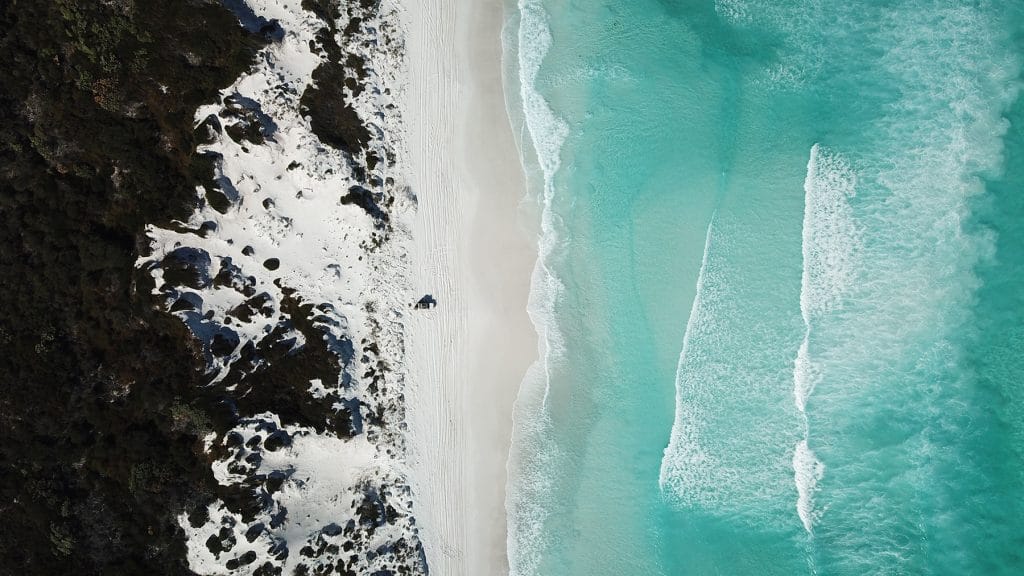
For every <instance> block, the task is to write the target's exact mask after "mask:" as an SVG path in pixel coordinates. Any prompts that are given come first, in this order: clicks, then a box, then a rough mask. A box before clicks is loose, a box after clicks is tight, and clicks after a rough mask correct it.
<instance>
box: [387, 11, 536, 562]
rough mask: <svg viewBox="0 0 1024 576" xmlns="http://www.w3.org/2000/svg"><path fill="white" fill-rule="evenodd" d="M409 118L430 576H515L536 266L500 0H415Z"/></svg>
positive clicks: (413, 406) (414, 355)
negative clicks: (512, 558) (512, 540)
mask: <svg viewBox="0 0 1024 576" xmlns="http://www.w3.org/2000/svg"><path fill="white" fill-rule="evenodd" d="M405 9H406V26H407V30H408V37H407V44H406V50H407V53H408V65H409V73H410V78H409V88H408V95H407V103H406V106H405V109H404V111H403V112H404V114H405V121H406V126H407V127H408V131H409V133H408V147H409V156H410V164H411V177H410V183H411V185H412V187H413V191H414V193H415V194H416V195H417V197H418V199H419V210H418V213H417V216H416V221H415V224H414V230H413V234H414V238H413V248H412V256H413V282H414V289H416V290H418V291H419V292H420V293H422V294H427V293H429V294H432V295H433V296H434V297H435V298H436V299H437V301H438V306H437V308H436V309H433V310H430V311H416V312H414V313H412V314H411V316H412V319H411V320H410V322H409V331H408V335H407V349H408V353H409V354H408V355H409V367H408V373H409V386H408V389H409V394H408V395H407V399H408V403H407V405H408V408H407V409H408V414H407V416H408V422H409V428H410V447H409V448H410V454H409V462H410V467H411V476H412V481H413V489H414V491H415V494H414V497H415V506H416V510H415V511H416V515H417V518H418V520H419V524H420V527H421V530H422V532H421V536H422V537H423V539H424V544H425V547H426V552H427V560H428V562H429V564H430V568H431V571H432V573H434V574H437V575H439V576H449V575H472V576H490V575H498V574H504V573H507V572H508V565H507V560H506V555H505V538H506V524H505V508H504V501H505V479H506V474H505V462H506V460H507V456H508V445H509V441H510V438H511V426H512V405H513V402H514V400H515V396H516V393H517V391H518V388H519V383H520V381H521V380H522V376H523V374H524V372H525V371H526V368H527V367H528V365H529V364H530V362H531V361H532V360H533V359H534V357H535V355H536V336H535V334H534V331H533V326H532V324H531V323H530V321H529V317H528V315H527V313H526V303H527V297H528V293H529V283H530V274H531V271H532V268H533V264H534V261H535V260H536V250H535V247H534V246H533V245H532V244H531V238H530V236H531V234H529V233H527V232H525V231H524V230H526V229H528V227H524V226H523V224H522V220H523V218H522V217H521V216H520V211H519V209H518V206H519V202H520V199H521V198H522V196H523V190H524V188H523V186H524V185H523V177H522V172H521V168H520V164H519V157H518V152H517V151H516V148H515V144H514V141H513V138H512V134H511V130H510V128H509V123H508V118H507V115H506V111H505V102H504V96H503V92H502V69H501V37H500V29H501V23H502V19H503V6H502V3H501V0H409V2H408V3H406V4H405Z"/></svg>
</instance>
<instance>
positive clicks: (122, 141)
mask: <svg viewBox="0 0 1024 576" xmlns="http://www.w3.org/2000/svg"><path fill="white" fill-rule="evenodd" d="M0 29H2V30H3V32H2V34H0V55H2V57H3V61H4V67H3V75H4V77H3V79H2V80H0V220H2V225H0V234H2V235H3V237H2V238H0V297H2V298H3V304H2V306H0V350H2V351H3V354H2V355H0V358H2V359H0V363H2V364H0V386H2V389H0V433H2V435H0V438H2V443H0V490H2V495H0V510H2V514H3V521H2V522H0V574H3V575H6V574H17V575H33V574H46V575H54V574H79V575H87V574H188V573H190V572H189V571H188V569H187V565H186V563H185V561H184V539H183V536H182V534H181V533H180V529H179V528H178V526H177V522H176V519H175V518H174V516H173V514H174V513H176V512H180V511H181V510H190V509H195V508H196V507H199V506H200V505H202V504H204V503H205V502H207V501H209V500H210V499H211V498H212V496H213V492H214V491H216V490H217V486H216V483H215V482H214V481H213V478H212V475H211V473H210V468H209V465H208V462H207V461H206V460H205V458H206V456H204V455H203V453H202V450H201V437H202V435H203V434H205V432H206V431H208V430H210V429H211V428H212V427H217V422H218V421H223V420H226V419H230V418H231V414H230V413H229V412H230V411H229V410H226V409H225V408H224V406H226V404H227V403H226V402H223V401H222V400H221V399H218V398H217V397H216V395H215V394H212V393H205V392H203V391H202V390H203V388H202V387H201V386H200V385H201V384H202V369H203V366H202V358H201V357H200V356H199V355H198V354H197V353H196V350H195V348H194V345H193V343H192V339H191V337H190V335H189V334H188V333H187V331H186V329H185V327H184V325H183V324H182V323H181V322H180V321H179V320H177V319H176V318H174V317H172V316H170V315H167V314H164V313H161V312H158V311H157V310H156V307H155V306H154V302H152V301H151V298H150V297H149V290H150V285H149V283H148V282H147V280H148V277H144V276H145V275H144V274H141V273H139V272H137V271H135V267H134V262H135V260H136V258H138V256H139V255H140V254H141V253H143V252H144V251H145V249H146V242H145V237H144V235H143V228H144V225H145V224H146V223H147V222H156V223H161V222H167V221H169V220H170V219H171V218H180V217H182V216H184V215H187V214H188V213H189V212H190V211H191V209H192V207H193V206H194V204H195V202H196V197H195V187H196V185H197V184H198V183H202V182H204V181H206V180H208V179H209V178H210V177H211V168H210V162H209V160H208V159H206V158H204V157H203V156H201V155H198V154H196V152H195V148H196V136H195V133H194V131H193V115H194V113H195V109H196V107H197V106H198V105H199V104H201V103H204V102H210V101H215V100H216V98H217V91H218V90H220V89H222V88H224V87H226V86H227V85H229V84H230V83H231V82H232V81H233V80H234V79H235V78H236V77H237V76H238V75H239V74H240V73H241V72H242V71H244V70H245V69H246V68H247V67H248V66H249V65H250V64H251V61H252V59H253V56H254V54H255V51H256V50H257V49H258V48H259V47H260V46H261V45H262V44H263V43H264V42H266V41H268V38H266V37H265V36H266V35H261V34H260V33H259V32H255V33H254V32H252V31H247V30H246V29H245V28H243V27H242V26H240V25H239V19H238V17H236V15H234V14H232V13H231V12H230V11H229V10H228V9H226V8H225V7H224V6H222V5H221V4H220V3H218V2H209V1H204V0H160V1H149V0H103V1H99V0H95V1H93V0H89V1H85V0H80V1H74V0H6V1H5V2H2V3H0ZM218 496H221V497H224V495H220V494H218Z"/></svg>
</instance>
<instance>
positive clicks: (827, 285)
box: [793, 144, 859, 535]
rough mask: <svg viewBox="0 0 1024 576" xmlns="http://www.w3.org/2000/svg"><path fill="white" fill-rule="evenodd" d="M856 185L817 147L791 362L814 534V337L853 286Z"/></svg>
mask: <svg viewBox="0 0 1024 576" xmlns="http://www.w3.org/2000/svg"><path fill="white" fill-rule="evenodd" d="M856 187H857V177H856V173H855V172H854V170H853V168H852V167H851V166H850V164H849V163H848V162H847V161H846V159H845V158H843V157H842V156H841V155H839V154H837V153H835V152H833V151H830V150H828V149H827V148H823V147H822V146H821V145H819V144H815V145H814V146H812V147H811V153H810V158H809V159H808V161H807V177H806V179H805V180H804V219H803V229H802V231H801V253H802V257H803V270H802V273H801V278H800V316H801V317H802V318H803V322H804V337H803V341H802V342H801V343H800V349H799V350H798V351H797V355H796V359H795V360H794V361H793V403H794V404H795V406H796V409H797V411H798V412H799V414H800V419H801V426H802V428H803V438H802V439H801V440H799V441H798V442H797V443H796V446H795V447H794V449H793V480H794V483H795V484H796V490H797V503H796V509H797V515H798V516H799V517H800V522H801V523H802V524H803V527H804V530H806V531H807V533H808V534H811V535H813V533H814V523H815V522H816V521H817V519H818V517H819V516H820V513H819V512H816V511H815V509H814V493H815V492H816V491H817V485H818V482H820V481H821V479H822V478H823V477H824V475H825V465H824V463H822V462H821V460H819V459H818V457H817V456H816V455H815V454H814V451H813V450H811V448H810V445H809V441H810V422H809V419H808V417H807V402H808V400H809V399H810V397H811V394H812V393H813V392H814V388H815V386H816V385H817V383H818V381H819V380H820V376H821V374H820V367H819V366H818V365H817V364H816V363H815V362H814V361H813V360H812V359H811V353H810V344H811V335H812V334H813V331H814V326H815V325H816V324H817V323H818V321H819V320H820V319H821V318H823V317H825V316H826V315H827V314H828V313H829V312H831V311H833V310H834V309H836V308H838V307H839V306H840V305H841V303H842V300H843V297H844V296H845V295H846V292H847V291H848V289H849V288H850V285H851V281H852V278H853V275H854V270H855V268H856V260H857V251H858V244H859V232H858V230H857V226H856V223H855V220H854V217H853V212H852V209H851V207H850V203H849V199H850V198H852V197H853V196H854V195H855V194H856Z"/></svg>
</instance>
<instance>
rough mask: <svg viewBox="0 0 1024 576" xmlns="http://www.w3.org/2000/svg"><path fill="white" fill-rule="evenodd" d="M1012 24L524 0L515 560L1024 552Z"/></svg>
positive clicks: (1023, 559)
mask: <svg viewBox="0 0 1024 576" xmlns="http://www.w3.org/2000/svg"><path fill="white" fill-rule="evenodd" d="M882 4H884V6H883V5H882ZM1022 48H1024V6H1022V5H1021V4H1020V3H1019V2H1013V1H1008V0H1007V1H991V2H984V1H975V2H957V1H951V0H946V1H936V0H906V1H897V2H886V3H850V2H841V1H837V0H722V1H719V2H717V3H715V2H697V1H672V0H630V1H625V0H576V1H572V2H570V1H566V0H520V2H519V11H518V14H517V16H516V17H515V18H514V19H513V22H512V23H511V26H510V42H509V46H508V50H509V52H508V54H509V57H510V58H512V59H514V63H516V64H517V66H514V67H513V68H514V69H515V70H514V77H513V78H511V81H510V85H511V86H518V88H520V91H519V93H518V94H512V95H511V96H512V97H511V98H510V100H511V101H512V102H513V105H512V106H511V108H512V115H513V117H514V118H515V119H518V120H519V121H520V122H521V123H522V128H523V134H524V135H525V136H524V142H523V146H524V155H525V157H526V158H527V164H528V167H530V168H531V169H532V170H533V176H534V177H535V178H534V180H535V186H534V189H535V190H534V191H535V192H536V194H537V196H538V198H539V199H540V201H541V204H542V206H543V210H544V215H543V226H542V228H543V233H542V240H541V247H542V248H541V262H540V264H539V266H538V269H537V270H536V272H535V275H534V291H533V295H532V301H531V314H532V316H533V318H534V321H535V323H536V324H537V326H538V330H539V332H540V333H541V336H542V341H543V350H542V355H543V358H542V361H541V362H540V363H538V365H536V366H534V368H533V369H532V370H531V372H530V374H529V375H528V377H527V379H526V380H525V382H524V385H523V390H522V392H521V396H520V401H519V404H518V406H517V412H516V432H515V439H514V446H513V455H512V459H511V462H510V464H511V465H510V471H511V478H510V487H509V488H510V490H509V492H510V496H509V502H508V507H509V513H510V516H509V527H510V535H509V549H510V552H509V553H510V562H511V565H512V571H513V573H514V574H518V575H523V576H526V575H552V576H568V575H576V574H579V575H600V574H643V575H647V574H652V575H653V574H670V575H675V574H786V575H792V574H805V573H806V574H851V575H853V574H1017V573H1021V571H1022V570H1024V515H1022V513H1024V510H1022V508H1024V505H1022V502H1024V499H1022V497H1024V459H1022V457H1024V384H1022V382H1024V358H1022V354H1021V352H1022V350H1024V346H1022V344H1024V200H1022V192H1024V190H1022V188H1024V104H1022V103H1021V102H1019V101H1018V88H1019V84H1020V81H1021V79H1020V76H1021V63H1022V62H1021V56H1020V54H1022V53H1024V52H1022Z"/></svg>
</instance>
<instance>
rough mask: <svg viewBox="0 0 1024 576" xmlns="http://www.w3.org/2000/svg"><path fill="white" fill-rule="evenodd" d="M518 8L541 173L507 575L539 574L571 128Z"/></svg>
mask: <svg viewBox="0 0 1024 576" xmlns="http://www.w3.org/2000/svg"><path fill="white" fill-rule="evenodd" d="M518 9H519V22H518V34H517V38H516V49H515V50H516V53H517V56H518V62H517V64H518V66H517V68H518V82H519V98H520V100H519V105H520V106H522V113H523V123H524V124H525V128H526V133H527V136H528V138H526V139H524V141H522V142H520V145H521V146H522V147H523V149H522V150H521V151H520V155H521V157H522V159H523V163H524V167H525V168H527V172H530V170H529V167H528V166H527V165H528V164H529V163H530V159H531V158H532V159H535V161H536V163H537V165H538V166H539V168H540V171H541V176H542V188H541V190H540V194H539V195H538V196H539V202H540V207H541V222H540V225H541V226H540V238H539V242H538V257H537V263H536V265H535V267H534V270H533V275H532V279H531V289H530V297H529V303H528V312H529V315H530V319H531V321H532V322H533V325H534V328H535V330H536V332H537V336H538V344H537V346H538V360H537V361H536V362H535V363H534V365H533V366H531V367H530V369H529V370H528V371H527V374H526V376H525V377H524V380H523V383H522V385H521V387H520V392H519V397H518V398H517V401H516V407H515V414H514V418H513V420H514V423H513V450H512V451H511V452H510V454H509V461H508V473H509V483H508V493H507V497H506V511H507V514H508V519H507V522H508V539H507V545H508V559H509V573H510V574H512V575H522V576H528V575H532V574H536V573H537V572H538V567H539V563H540V558H541V555H542V552H543V549H544V537H543V526H544V520H545V518H546V517H547V514H548V507H547V506H546V505H545V503H546V502H547V500H548V497H547V494H548V492H549V491H550V486H549V483H548V482H547V481H546V478H547V474H546V473H545V470H546V469H547V468H548V467H549V466H551V465H552V461H553V460H554V456H553V454H554V451H555V448H554V446H553V445H551V443H550V442H549V435H548V429H549V426H548V419H547V417H546V414H545V411H544V409H545V406H546V404H547V398H548V393H549V391H550V385H551V366H552V363H553V362H555V361H556V360H557V359H558V358H559V357H560V356H561V355H562V354H563V350H564V344H563V338H562V336H561V334H560V332H559V329H558V325H557V322H556V320H555V317H554V314H555V303H556V301H557V298H558V295H559V293H560V292H561V291H562V290H563V287H562V285H561V283H560V282H559V280H558V279H557V277H556V276H555V274H554V273H553V272H552V270H551V269H550V266H551V260H552V257H553V252H554V250H555V248H556V246H557V243H558V237H559V233H558V225H559V223H558V220H557V216H556V215H555V214H554V211H553V209H552V206H551V204H552V201H553V198H554V194H555V185H554V178H555V174H556V173H557V171H558V169H559V166H560V163H561V161H560V155H561V149H562V144H563V142H564V141H565V139H566V137H567V135H568V131H569V127H568V125H567V124H566V123H565V121H563V120H562V119H561V118H559V117H557V116H556V115H555V113H554V111H552V109H551V106H550V105H549V104H548V102H547V100H545V99H544V96H543V95H541V93H540V92H539V91H538V89H537V87H536V83H537V76H538V74H539V72H540V67H541V64H542V63H543V61H544V57H545V56H546V55H547V53H548V50H549V49H550V47H551V31H550V29H549V26H548V20H547V13H546V11H545V10H544V8H543V6H542V3H541V2H540V1H539V0H520V1H519V5H518ZM527 141H528V143H529V144H527ZM528 145H529V147H530V150H529V151H528V150H527V149H526V147H527V146H528ZM531 151H532V154H531V153H530V152H531Z"/></svg>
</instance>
